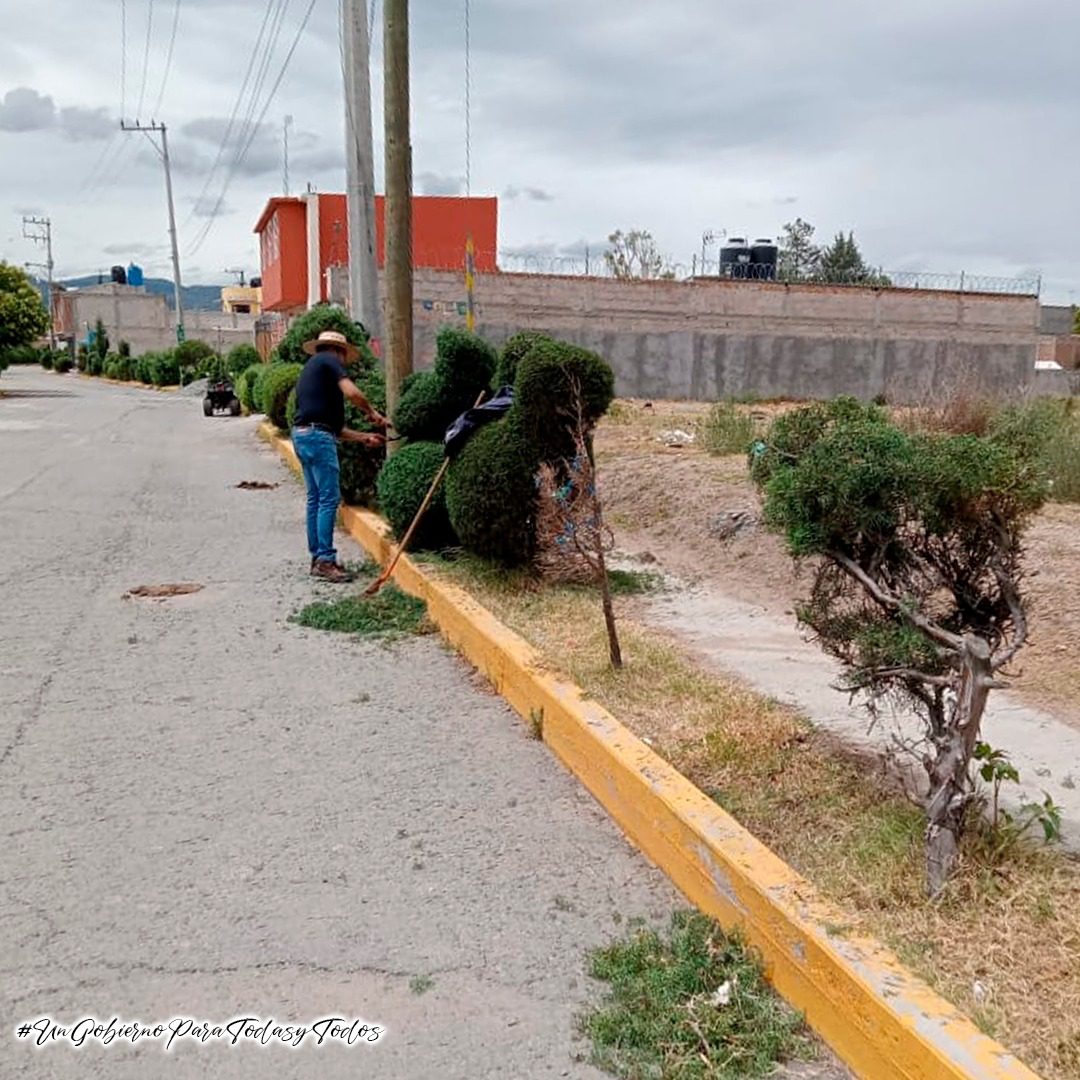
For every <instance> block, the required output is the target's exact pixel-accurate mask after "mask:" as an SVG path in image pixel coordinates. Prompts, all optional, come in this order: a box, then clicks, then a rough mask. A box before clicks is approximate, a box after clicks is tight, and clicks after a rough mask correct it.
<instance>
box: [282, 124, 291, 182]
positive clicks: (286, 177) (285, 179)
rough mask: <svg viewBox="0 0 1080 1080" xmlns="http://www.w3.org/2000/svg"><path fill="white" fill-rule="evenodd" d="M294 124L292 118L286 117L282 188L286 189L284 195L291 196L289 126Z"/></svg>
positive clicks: (283, 140)
mask: <svg viewBox="0 0 1080 1080" xmlns="http://www.w3.org/2000/svg"><path fill="white" fill-rule="evenodd" d="M291 123H292V117H291V116H286V117H285V128H284V131H283V135H282V143H283V147H284V150H285V160H284V173H283V176H282V181H283V184H282V187H283V188H284V194H285V195H288V194H289V125H290V124H291Z"/></svg>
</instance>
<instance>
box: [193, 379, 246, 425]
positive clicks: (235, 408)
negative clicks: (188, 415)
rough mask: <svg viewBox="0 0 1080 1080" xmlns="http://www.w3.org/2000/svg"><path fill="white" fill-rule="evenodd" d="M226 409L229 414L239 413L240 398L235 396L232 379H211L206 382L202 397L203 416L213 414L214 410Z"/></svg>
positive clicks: (237, 414)
mask: <svg viewBox="0 0 1080 1080" xmlns="http://www.w3.org/2000/svg"><path fill="white" fill-rule="evenodd" d="M225 409H228V410H229V415H230V416H239V415H240V399H239V398H238V397H237V396H236V390H235V388H234V387H233V383H232V379H220V378H219V379H211V380H210V381H209V382H208V383H207V384H206V396H205V397H204V398H203V403H202V411H203V416H213V415H214V413H215V412H218V411H222V410H225Z"/></svg>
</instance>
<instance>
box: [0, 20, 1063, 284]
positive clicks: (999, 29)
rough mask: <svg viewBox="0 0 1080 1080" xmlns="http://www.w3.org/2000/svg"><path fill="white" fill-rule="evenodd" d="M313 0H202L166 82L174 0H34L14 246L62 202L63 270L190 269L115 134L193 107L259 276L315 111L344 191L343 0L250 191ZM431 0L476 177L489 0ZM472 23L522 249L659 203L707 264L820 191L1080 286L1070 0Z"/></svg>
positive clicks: (440, 125) (427, 126)
mask: <svg viewBox="0 0 1080 1080" xmlns="http://www.w3.org/2000/svg"><path fill="white" fill-rule="evenodd" d="M308 3H309V0H181V7H180V9H179V24H178V32H177V35H176V44H175V49H174V53H173V57H172V63H171V67H170V68H169V70H168V79H167V82H165V83H164V86H163V79H164V76H165V73H166V61H167V52H168V44H169V40H170V37H171V28H172V24H173V18H174V12H175V11H176V8H175V6H174V5H175V0H153V2H152V0H123V8H126V34H125V35H123V36H126V49H124V48H123V47H122V26H121V21H122V20H121V13H122V0H43V2H39V3H34V4H24V5H20V14H19V17H18V19H17V20H16V22H15V25H16V26H17V30H16V31H15V32H9V33H6V34H4V35H3V36H2V37H0V210H2V211H3V214H2V216H0V256H2V257H5V258H7V259H9V260H11V261H17V262H23V261H26V260H32V259H37V258H40V257H41V256H40V255H39V254H38V253H37V252H36V251H35V248H34V247H33V245H32V244H31V243H30V242H29V241H26V240H23V239H22V238H21V236H20V233H21V224H20V221H19V215H21V214H24V213H36V214H47V215H49V216H50V217H51V218H52V220H53V227H54V236H55V256H56V260H57V268H58V273H59V274H61V275H70V274H76V273H86V272H94V271H97V270H98V269H100V268H107V267H108V266H110V265H111V264H113V263H116V262H123V263H127V262H128V261H129V260H132V259H134V260H135V261H136V262H139V263H141V264H142V265H144V266H145V267H146V269H147V271H148V272H150V273H154V274H163V275H164V274H167V273H168V272H169V262H168V236H167V222H166V214H165V200H164V183H163V179H162V171H161V167H160V164H159V162H158V160H157V157H156V155H155V153H154V151H153V150H152V148H151V147H150V145H149V143H148V142H147V140H146V138H145V137H144V136H142V135H138V134H128V135H122V134H120V133H119V132H118V131H117V130H116V128H117V125H118V120H119V117H120V112H121V106H122V105H123V108H124V112H125V114H126V115H127V116H128V117H129V118H133V117H134V116H135V115H136V111H138V113H139V115H140V118H141V119H143V120H144V121H146V120H148V119H149V118H150V116H151V114H153V115H154V116H156V117H157V118H158V119H162V120H165V121H166V122H167V123H168V125H169V135H170V151H171V153H172V157H173V160H174V173H175V176H174V183H175V188H176V200H177V215H178V221H179V225H180V236H181V256H182V270H183V273H184V277H185V280H187V281H189V282H200V281H203V282H206V281H221V280H223V279H224V278H225V276H226V275H224V274H223V273H222V270H223V269H224V268H225V267H232V266H238V267H239V266H242V267H245V268H246V269H247V270H248V272H249V273H251V272H257V270H258V248H257V245H256V243H255V238H254V236H253V234H252V232H251V229H252V226H253V225H254V223H255V221H256V219H257V218H258V216H259V213H260V211H261V209H262V207H263V205H264V204H265V201H266V199H267V198H268V197H269V196H271V195H274V194H279V193H280V192H281V190H282V183H283V177H282V147H281V127H282V121H283V119H284V117H285V115H286V114H290V115H291V116H292V117H293V130H292V135H291V139H290V143H291V154H290V177H291V184H292V188H293V190H294V191H295V190H297V189H300V190H303V189H304V188H305V187H306V185H307V183H309V182H310V183H311V184H312V185H314V186H315V187H316V188H318V189H319V190H322V191H341V190H344V167H343V138H344V119H343V103H342V80H341V62H340V54H339V47H338V38H339V35H338V25H339V14H338V8H337V0H314V9H313V12H312V15H311V19H310V22H309V23H308V26H307V29H306V31H305V32H304V34H303V35H302V37H301V38H300V41H299V44H298V46H297V48H296V52H295V55H294V56H293V59H292V63H291V65H290V66H289V68H288V71H287V72H286V74H285V77H284V79H283V80H282V81H281V84H280V86H279V88H278V91H277V94H276V96H275V98H274V99H273V101H272V103H271V104H270V105H269V107H268V108H267V109H266V113H265V119H264V121H263V124H262V126H261V127H260V128H258V129H253V130H252V131H251V138H250V147H249V149H248V151H247V153H246V156H245V157H244V158H243V160H242V161H241V162H240V164H239V167H238V168H236V169H235V171H234V172H233V175H232V178H231V181H230V183H229V185H228V188H227V190H225V191H224V194H222V184H223V182H224V181H225V179H226V177H227V176H228V174H229V169H228V168H227V166H228V165H229V164H230V163H231V162H232V161H233V159H234V157H235V153H236V144H237V135H238V133H239V131H240V130H241V129H242V128H243V120H244V118H245V116H246V115H247V113H248V109H249V103H248V99H247V97H245V98H244V99H243V100H242V101H241V102H240V104H239V111H238V115H237V119H236V121H235V122H234V124H233V132H232V134H231V135H230V137H229V139H228V140H226V141H225V145H224V152H221V147H222V142H223V138H224V136H225V134H226V131H227V128H228V124H229V118H230V116H231V115H232V113H233V110H234V108H235V107H236V106H237V100H238V95H239V92H240V89H241V85H242V83H243V80H244V74H245V71H246V69H247V66H248V63H249V58H250V57H251V56H252V50H253V46H254V44H255V42H256V38H257V36H258V35H259V31H260V27H261V26H262V25H263V20H264V16H265V15H266V14H267V12H268V10H269V11H271V13H274V12H277V11H283V15H282V18H281V23H280V32H279V35H278V37H277V39H276V47H275V50H274V52H273V54H272V55H271V57H270V59H269V61H268V63H267V66H266V72H265V77H264V80H263V86H262V93H261V95H260V97H259V99H258V100H257V102H256V103H255V105H254V116H253V119H254V117H257V116H258V114H259V113H260V112H261V111H262V109H263V102H264V101H265V99H266V97H267V95H268V92H269V90H270V88H271V86H272V85H273V83H274V81H275V80H276V78H277V76H278V73H279V72H280V70H281V66H282V62H283V60H284V57H285V54H286V52H287V51H288V48H289V46H290V44H291V43H292V41H293V38H294V35H295V33H296V30H297V27H298V26H299V24H300V22H301V20H302V18H303V15H304V12H305V11H306V10H307V7H308ZM411 7H412V17H411V23H412V35H413V37H412V45H413V49H412V66H413V107H412V115H413V147H414V150H413V154H414V176H415V185H416V190H417V192H421V193H424V192H426V193H431V194H441V193H453V192H458V191H462V190H463V185H464V177H465V162H466V154H465V138H464V134H465V114H464V85H465V75H464V23H463V3H462V2H461V0H413V2H412V5H411ZM151 13H152V17H151V18H150V26H149V30H150V34H149V50H148V52H147V40H148V38H147V23H148V15H151ZM377 15H378V17H380V18H381V4H380V7H379V11H378V12H377ZM272 22H273V18H271V23H272ZM269 37H270V34H269V32H268V33H267V34H266V35H265V36H264V40H266V39H268V38H269ZM375 38H376V41H375V43H374V46H373V55H372V77H373V83H374V86H373V98H374V102H375V109H374V124H375V132H376V150H375V153H376V179H377V183H378V184H380V185H381V175H382V153H383V151H382V139H381V136H380V129H381V125H382V108H381V103H382V63H381V29H379V28H377V29H376V34H375ZM472 42H473V53H472V87H473V93H472V102H473V110H472V136H473V137H472V191H473V193H474V194H496V195H499V196H500V207H499V215H500V220H499V234H500V235H499V243H500V247H501V248H502V249H504V250H506V251H536V252H550V253H555V254H559V253H563V252H567V253H576V252H578V251H580V250H581V249H582V248H583V247H584V246H585V245H589V246H590V247H591V248H592V249H593V250H594V251H595V250H597V249H600V248H602V247H603V242H604V238H605V237H606V236H607V235H608V233H610V232H611V231H612V230H614V229H616V228H623V229H628V228H634V227H639V228H647V229H649V230H651V231H652V233H653V234H654V236H655V237H656V239H657V241H658V243H659V245H660V248H661V250H663V251H664V252H665V253H667V254H668V255H669V256H670V258H671V259H672V260H673V261H675V262H679V263H685V264H686V265H687V266H689V264H690V261H691V258H692V256H693V255H694V254H695V253H696V252H700V250H701V237H702V233H703V232H704V231H706V230H716V231H718V230H720V229H727V230H728V231H729V233H731V234H733V235H744V234H746V235H751V236H771V235H776V234H777V233H778V232H779V230H780V226H781V225H782V224H783V223H784V222H785V221H790V220H791V219H793V218H794V217H796V216H797V215H798V216H801V217H803V218H805V219H806V220H808V221H810V222H812V223H813V224H815V225H816V226H817V229H818V236H819V238H822V239H828V238H830V237H831V235H832V234H833V233H835V232H836V231H837V230H838V229H844V230H847V229H854V230H855V233H856V236H857V238H858V240H859V241H860V244H861V246H862V249H863V253H864V255H865V257H866V258H867V259H868V261H870V262H873V263H875V264H878V265H881V266H883V267H885V268H886V269H892V270H904V269H923V270H935V271H941V272H956V271H960V270H964V271H966V272H967V273H969V274H987V275H1025V274H1030V273H1032V272H1033V271H1039V272H1041V273H1042V274H1043V277H1044V293H1045V295H1046V296H1047V298H1048V299H1050V300H1052V301H1056V302H1063V303H1069V302H1080V261H1078V253H1080V210H1078V207H1077V192H1078V191H1080V59H1078V54H1077V43H1078V42H1080V5H1078V4H1074V3H1070V2H1069V0H906V2H905V3H903V4H895V5H886V4H877V3H870V2H868V0H772V2H771V3H767V4H747V3H745V2H739V3H736V2H734V0H664V2H663V3H659V4H658V3H655V2H649V3H646V2H645V0H472ZM147 55H148V63H146V64H144V57H146V56H147ZM261 57H262V53H261V51H260V53H259V56H258V57H257V58H256V61H255V65H254V68H255V72H254V74H253V76H252V79H251V80H250V84H254V83H255V82H256V77H255V76H256V75H257V73H258V71H259V69H260V63H261ZM250 84H249V88H250ZM159 97H160V106H159V105H158V101H159ZM140 101H141V102H142V105H141V108H140V105H139V103H140ZM219 157H220V162H219V165H218V168H217V170H216V171H215V172H214V173H213V175H208V174H209V173H210V170H211V168H212V166H213V165H214V162H215V158H219ZM208 180H209V182H208ZM219 201H220V207H221V212H220V213H219V215H218V216H217V218H216V220H215V221H214V223H213V227H212V228H211V230H210V231H209V232H208V233H207V234H206V236H205V239H203V240H202V242H201V244H198V242H199V239H200V235H201V233H202V231H203V230H204V228H205V226H206V224H207V221H208V218H207V214H208V213H209V212H210V211H211V210H212V209H213V208H214V207H215V206H216V205H218V203H219ZM196 244H198V247H197V249H196V250H192V249H193V248H194V247H195V245H196Z"/></svg>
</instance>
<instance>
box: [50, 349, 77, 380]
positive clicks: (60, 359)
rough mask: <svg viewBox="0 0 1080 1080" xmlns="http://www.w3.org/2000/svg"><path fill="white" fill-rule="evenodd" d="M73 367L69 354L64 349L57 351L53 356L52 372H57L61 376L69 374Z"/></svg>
mask: <svg viewBox="0 0 1080 1080" xmlns="http://www.w3.org/2000/svg"><path fill="white" fill-rule="evenodd" d="M72 367H74V365H73V364H72V362H71V354H70V353H68V352H67V350H65V349H58V350H57V351H56V352H55V353H54V354H53V371H56V372H59V373H60V374H61V375H64V374H66V373H67V372H69V371H70V370H71V369H72Z"/></svg>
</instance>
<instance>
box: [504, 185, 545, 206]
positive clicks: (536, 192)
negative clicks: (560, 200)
mask: <svg viewBox="0 0 1080 1080" xmlns="http://www.w3.org/2000/svg"><path fill="white" fill-rule="evenodd" d="M502 197H503V198H504V199H506V200H507V201H508V202H513V201H514V200H515V199H531V200H532V201H533V202H552V201H554V199H555V196H554V195H552V194H551V192H549V191H545V190H544V189H543V188H538V187H525V188H519V187H514V185H513V184H511V185H510V187H508V188H506V190H505V191H503V193H502Z"/></svg>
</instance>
